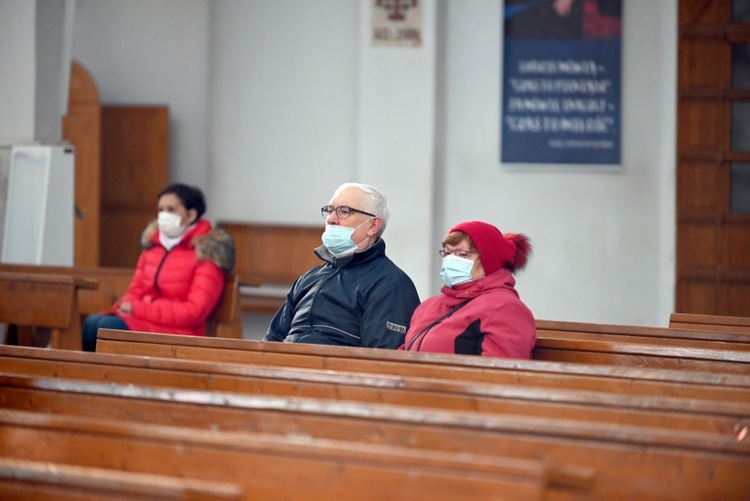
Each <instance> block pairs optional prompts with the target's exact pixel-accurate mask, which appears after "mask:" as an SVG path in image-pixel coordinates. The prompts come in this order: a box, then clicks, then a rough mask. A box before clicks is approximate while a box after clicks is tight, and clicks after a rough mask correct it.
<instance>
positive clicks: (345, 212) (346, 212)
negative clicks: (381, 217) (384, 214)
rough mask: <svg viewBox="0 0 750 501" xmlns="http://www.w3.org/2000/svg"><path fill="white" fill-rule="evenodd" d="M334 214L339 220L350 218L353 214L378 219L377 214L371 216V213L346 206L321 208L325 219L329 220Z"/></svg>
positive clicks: (321, 213) (325, 206)
mask: <svg viewBox="0 0 750 501" xmlns="http://www.w3.org/2000/svg"><path fill="white" fill-rule="evenodd" d="M334 212H335V213H336V215H337V216H338V218H339V219H346V218H348V217H349V216H350V215H351V214H352V212H359V213H360V214H366V215H368V216H370V217H378V216H376V215H375V214H370V213H369V212H365V211H363V210H359V209H353V208H352V207H348V206H346V205H339V206H338V207H334V206H333V205H324V206H323V207H321V208H320V215H321V216H323V218H325V219H328V217H329V216H330V215H331V214H333V213H334Z"/></svg>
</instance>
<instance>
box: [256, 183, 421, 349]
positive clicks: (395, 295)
mask: <svg viewBox="0 0 750 501" xmlns="http://www.w3.org/2000/svg"><path fill="white" fill-rule="evenodd" d="M321 213H322V215H323V217H324V218H326V228H325V231H324V233H323V245H322V246H320V247H318V248H317V249H315V253H316V254H317V256H318V257H319V258H320V259H321V260H323V261H324V264H322V265H320V266H316V267H315V268H313V269H311V270H310V271H308V272H306V273H305V274H304V275H302V276H301V277H300V278H298V279H297V280H296V281H295V283H294V285H292V288H291V289H290V290H289V293H288V294H287V297H286V301H285V303H284V304H283V306H282V307H281V308H280V309H279V311H278V312H277V313H276V315H275V316H274V318H273V320H272V321H271V325H270V326H269V328H268V332H267V333H266V336H265V338H263V339H264V341H284V342H288V343H315V344H335V345H344V346H363V347H371V348H392V349H395V348H398V347H399V346H401V344H403V342H404V335H405V334H406V330H407V329H408V327H409V320H410V319H411V314H412V313H413V312H414V309H415V308H416V307H417V306H418V305H419V296H418V294H417V290H416V288H415V287H414V283H413V282H412V281H411V279H410V278H409V277H408V276H407V275H406V273H404V272H403V271H402V270H401V269H400V268H398V267H397V266H396V265H395V264H394V263H393V261H391V260H390V259H388V257H386V255H385V241H383V239H382V238H381V235H382V234H383V231H384V230H385V226H386V224H387V223H388V208H387V206H386V199H385V197H384V196H383V195H381V194H380V192H378V191H377V190H376V189H375V188H373V187H372V186H368V185H366V184H358V183H347V184H343V185H341V186H339V188H338V189H337V190H336V192H335V193H334V194H333V198H331V201H330V202H329V204H328V205H326V206H324V207H323V208H322V209H321Z"/></svg>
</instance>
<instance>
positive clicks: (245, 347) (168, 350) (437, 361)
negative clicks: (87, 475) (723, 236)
mask: <svg viewBox="0 0 750 501" xmlns="http://www.w3.org/2000/svg"><path fill="white" fill-rule="evenodd" d="M97 351H98V352H100V353H116V354H124V355H145V356H153V357H173V358H186V359H193V360H211V361H216V362H219V361H221V362H230V363H245V364H258V365H273V366H286V367H300V368H311V369H325V370H337V371H350V372H368V373H377V374H390V375H407V376H418V377H428V378H433V377H434V378H449V379H453V380H456V381H476V382H486V383H511V384H512V383H513V382H521V379H520V378H523V381H524V383H528V382H530V381H535V382H536V384H539V385H544V386H545V387H558V388H560V387H563V388H564V387H570V386H569V385H571V384H574V385H576V386H577V387H578V388H580V389H581V390H585V389H591V390H597V389H602V388H604V389H605V391H607V390H609V391H621V392H626V393H629V392H632V391H638V392H646V391H648V392H650V393H649V394H653V395H662V396H669V395H671V396H691V395H692V396H696V395H700V398H711V395H714V396H715V397H716V396H719V395H722V393H723V392H725V391H732V390H731V388H735V389H738V390H741V391H742V392H744V390H747V389H748V388H750V375H740V374H723V373H709V372H704V373H699V372H686V371H675V370H662V369H659V370H656V369H649V368H641V367H623V366H618V367H607V366H604V365H590V364H578V363H567V362H563V363H557V362H540V361H533V360H508V359H500V358H488V357H472V356H465V355H441V354H435V353H411V352H403V351H397V350H379V349H373V348H352V347H343V346H324V345H310V344H297V343H271V342H263V341H252V340H233V339H206V338H193V337H190V336H161V335H158V334H151V333H144V332H127V333H122V332H119V331H113V330H109V329H101V330H100V331H99V342H98V343H97ZM571 380H573V381H575V383H571V382H570V381H571ZM675 382H680V383H686V385H672V384H671V383H675ZM743 394H744V393H740V394H733V395H732V396H731V398H741V396H742V395H743ZM719 398H730V397H729V395H727V394H723V395H722V396H720V397H719Z"/></svg>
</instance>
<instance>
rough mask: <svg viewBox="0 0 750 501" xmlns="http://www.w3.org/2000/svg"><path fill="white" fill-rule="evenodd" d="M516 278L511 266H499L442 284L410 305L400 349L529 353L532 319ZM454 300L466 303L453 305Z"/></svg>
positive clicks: (533, 340)
mask: <svg viewBox="0 0 750 501" xmlns="http://www.w3.org/2000/svg"><path fill="white" fill-rule="evenodd" d="M515 284H516V281H515V279H514V278H513V276H512V275H511V273H510V271H508V270H507V269H505V268H501V269H500V270H498V271H496V272H495V273H492V274H490V275H487V276H486V277H484V278H481V279H479V280H474V281H472V282H467V283H464V284H460V285H456V286H454V287H453V288H450V287H443V288H442V290H441V294H438V295H437V296H432V297H431V298H429V299H427V300H426V301H425V302H423V303H422V304H421V305H419V306H418V307H417V309H416V310H415V311H414V315H413V316H412V317H411V325H410V326H409V330H408V331H407V333H406V341H405V343H404V345H402V346H401V347H400V348H399V349H400V350H407V351H426V352H435V353H457V354H462V355H481V356H483V357H502V358H521V359H529V358H531V350H533V349H534V344H535V343H536V323H535V321H534V316H533V315H532V314H531V311H530V310H529V309H528V308H527V307H526V305H525V304H523V302H522V301H521V300H520V299H519V297H518V292H516V289H515V287H514V286H515ZM458 305H464V306H462V307H460V308H458V309H455V308H456V307H458ZM452 310H453V312H452V313H451V311H452Z"/></svg>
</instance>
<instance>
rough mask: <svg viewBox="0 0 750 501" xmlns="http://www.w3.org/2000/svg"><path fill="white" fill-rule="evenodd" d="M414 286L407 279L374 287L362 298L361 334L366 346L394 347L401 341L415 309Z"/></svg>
mask: <svg viewBox="0 0 750 501" xmlns="http://www.w3.org/2000/svg"><path fill="white" fill-rule="evenodd" d="M417 306H419V295H418V294H417V289H416V287H414V284H413V283H412V282H411V281H410V280H406V281H405V280H401V281H399V282H397V283H395V284H391V285H388V286H381V287H375V288H373V289H372V290H371V291H370V293H369V294H368V297H367V298H366V300H365V309H364V312H363V314H362V322H361V326H360V336H361V339H362V346H363V347H367V348H386V349H397V348H398V347H399V346H401V345H402V344H404V337H405V336H406V331H407V330H408V329H409V321H410V320H411V316H412V314H413V313H414V310H415V309H416V308H417Z"/></svg>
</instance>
